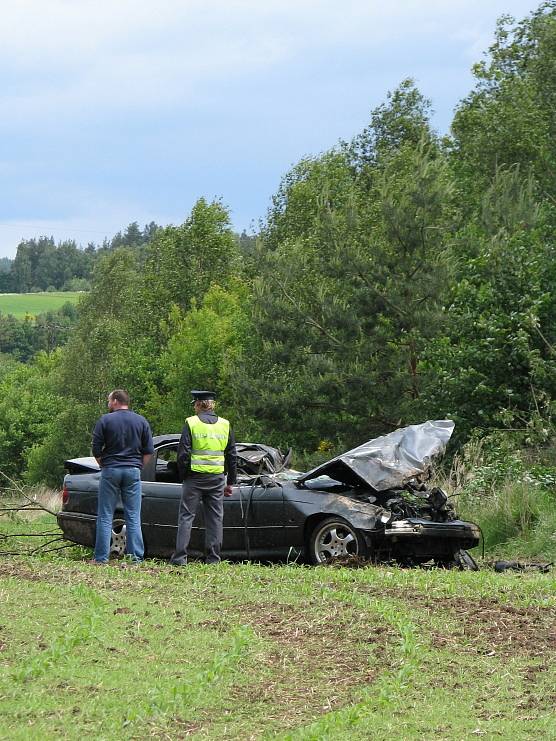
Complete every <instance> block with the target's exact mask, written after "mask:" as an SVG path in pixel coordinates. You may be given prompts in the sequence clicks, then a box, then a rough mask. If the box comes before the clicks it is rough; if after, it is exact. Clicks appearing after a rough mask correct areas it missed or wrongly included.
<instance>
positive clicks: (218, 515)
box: [171, 473, 226, 566]
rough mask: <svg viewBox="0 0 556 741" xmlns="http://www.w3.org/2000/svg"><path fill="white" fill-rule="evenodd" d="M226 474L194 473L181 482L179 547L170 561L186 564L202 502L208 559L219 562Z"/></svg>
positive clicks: (208, 560) (180, 564)
mask: <svg viewBox="0 0 556 741" xmlns="http://www.w3.org/2000/svg"><path fill="white" fill-rule="evenodd" d="M225 483H226V477H225V476H224V474H215V473H199V474H191V475H190V476H188V477H187V478H186V479H185V481H184V482H183V484H182V492H181V501H180V511H179V515H178V534H177V537H176V550H175V551H174V554H173V556H172V558H171V562H172V563H174V564H177V565H179V566H182V565H183V564H186V563H187V548H188V546H189V541H190V539H191V528H192V527H193V520H194V519H195V515H196V514H197V510H198V509H199V503H200V502H202V504H203V514H204V516H205V557H206V558H205V560H206V562H207V563H218V562H219V561H220V551H221V549H222V534H223V530H222V519H223V516H224V505H223V499H224V485H225Z"/></svg>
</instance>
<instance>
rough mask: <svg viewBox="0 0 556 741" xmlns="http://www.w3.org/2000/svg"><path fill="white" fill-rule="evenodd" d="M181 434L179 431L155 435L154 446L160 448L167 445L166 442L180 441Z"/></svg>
mask: <svg viewBox="0 0 556 741" xmlns="http://www.w3.org/2000/svg"><path fill="white" fill-rule="evenodd" d="M180 437H181V435H180V434H179V433H176V434H172V435H154V436H153V443H154V447H155V448H158V447H160V446H161V445H165V444H166V443H177V442H179V439H180Z"/></svg>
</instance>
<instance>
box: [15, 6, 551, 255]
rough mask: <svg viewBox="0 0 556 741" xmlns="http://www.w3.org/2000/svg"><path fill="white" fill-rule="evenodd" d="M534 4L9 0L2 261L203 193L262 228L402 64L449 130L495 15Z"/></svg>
mask: <svg viewBox="0 0 556 741" xmlns="http://www.w3.org/2000/svg"><path fill="white" fill-rule="evenodd" d="M538 5H539V0H537V1H536V2H527V1H526V0H488V2H485V0H390V1H389V2H387V3H385V2H384V0H380V1H379V0H341V2H339V1H338V0H335V1H334V0H156V2H154V0H150V2H145V1H144V0H143V1H142V2H140V1H138V0H93V1H90V0H4V1H3V3H2V20H1V23H0V173H1V177H0V257H2V256H7V257H14V256H15V253H16V250H17V245H18V243H19V242H20V240H22V239H29V238H32V237H38V236H40V235H47V236H53V237H54V238H55V239H56V240H57V241H59V240H63V239H75V240H76V241H77V242H78V243H80V244H82V245H86V244H87V243H88V242H95V243H100V242H102V240H103V238H104V237H106V236H108V237H111V236H112V235H114V234H115V233H116V232H117V231H119V230H121V229H123V228H125V226H126V225H127V224H129V223H130V222H132V221H137V222H139V224H140V225H141V226H142V225H144V224H146V223H148V222H150V221H155V222H156V223H158V224H163V225H165V224H170V223H171V224H180V223H182V222H183V221H184V220H185V219H186V218H187V216H188V214H189V212H190V210H191V207H192V206H193V204H194V203H195V201H196V200H197V199H198V198H200V197H201V196H203V197H205V198H207V199H209V200H212V199H214V198H218V199H221V201H222V202H223V203H224V204H225V205H226V206H227V207H228V208H229V209H230V214H231V220H232V224H233V226H234V228H235V229H236V230H237V231H242V230H243V229H245V230H246V231H248V232H250V231H252V230H253V229H256V227H257V225H258V223H259V221H260V219H263V218H264V216H265V214H266V211H267V209H268V207H269V205H270V199H271V197H272V194H273V193H274V192H275V191H276V190H277V188H278V185H279V183H280V179H281V178H282V176H283V175H284V174H285V173H286V172H287V171H288V170H289V169H290V167H291V166H292V165H294V164H295V163H296V162H298V161H299V160H300V159H301V158H302V157H305V156H310V155H318V154H319V153H320V152H323V151H325V150H327V149H329V148H331V147H333V146H334V145H335V144H337V142H338V141H339V140H340V139H344V140H349V139H351V138H352V137H353V136H355V135H356V134H357V133H359V132H360V131H361V130H362V129H363V128H364V127H365V126H366V124H367V123H368V121H369V118H370V112H371V111H372V109H373V108H375V107H376V106H378V105H380V104H381V103H383V102H384V101H385V100H386V96H387V93H388V91H389V90H393V89H394V88H395V87H396V86H397V85H398V84H399V83H400V82H401V81H402V80H403V79H404V78H406V77H412V78H413V79H414V80H415V81H416V84H417V86H418V87H419V89H420V90H421V92H423V93H424V94H425V95H426V96H427V97H428V98H430V99H431V101H432V105H433V109H434V111H435V112H434V117H433V124H434V126H435V128H436V129H437V130H438V131H439V132H441V133H446V132H447V131H448V130H449V127H450V122H451V119H452V116H453V112H454V108H455V107H456V106H457V104H458V101H460V100H461V99H462V98H463V97H464V96H465V95H466V94H468V93H469V91H470V90H471V88H472V86H473V77H472V74H471V67H472V65H473V64H474V63H475V62H478V61H480V60H481V59H482V58H483V54H484V53H485V52H486V50H487V49H488V47H489V45H490V44H491V43H492V40H493V36H494V29H495V23H496V19H497V18H498V17H499V16H501V15H502V14H506V13H508V14H510V15H513V16H514V17H516V18H518V19H521V18H523V17H524V16H526V15H528V14H529V13H530V12H531V11H532V10H534V9H535V8H536V7H538Z"/></svg>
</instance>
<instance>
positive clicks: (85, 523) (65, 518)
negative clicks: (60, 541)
mask: <svg viewBox="0 0 556 741" xmlns="http://www.w3.org/2000/svg"><path fill="white" fill-rule="evenodd" d="M56 519H57V520H58V527H59V528H60V530H61V531H62V532H63V533H64V538H65V539H66V540H69V541H71V542H72V543H78V544H79V545H86V546H94V544H95V535H96V529H97V518H96V516H95V515H83V514H81V513H79V512H58V514H57V515H56Z"/></svg>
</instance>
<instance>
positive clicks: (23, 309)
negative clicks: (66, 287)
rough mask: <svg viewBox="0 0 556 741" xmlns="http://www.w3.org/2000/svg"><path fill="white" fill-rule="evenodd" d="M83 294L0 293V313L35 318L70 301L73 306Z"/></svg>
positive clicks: (73, 292)
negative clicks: (28, 315)
mask: <svg viewBox="0 0 556 741" xmlns="http://www.w3.org/2000/svg"><path fill="white" fill-rule="evenodd" d="M82 295H83V293H81V292H79V291H65V292H57V293H0V313H2V314H13V316H15V317H17V318H18V319H23V318H24V317H25V315H26V314H30V315H31V316H36V315H37V314H43V313H44V312H46V311H55V310H56V309H59V308H61V307H62V306H63V305H64V304H65V303H67V302H68V301H70V302H71V303H73V304H75V303H77V301H78V300H79V298H80V297H81V296H82Z"/></svg>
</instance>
